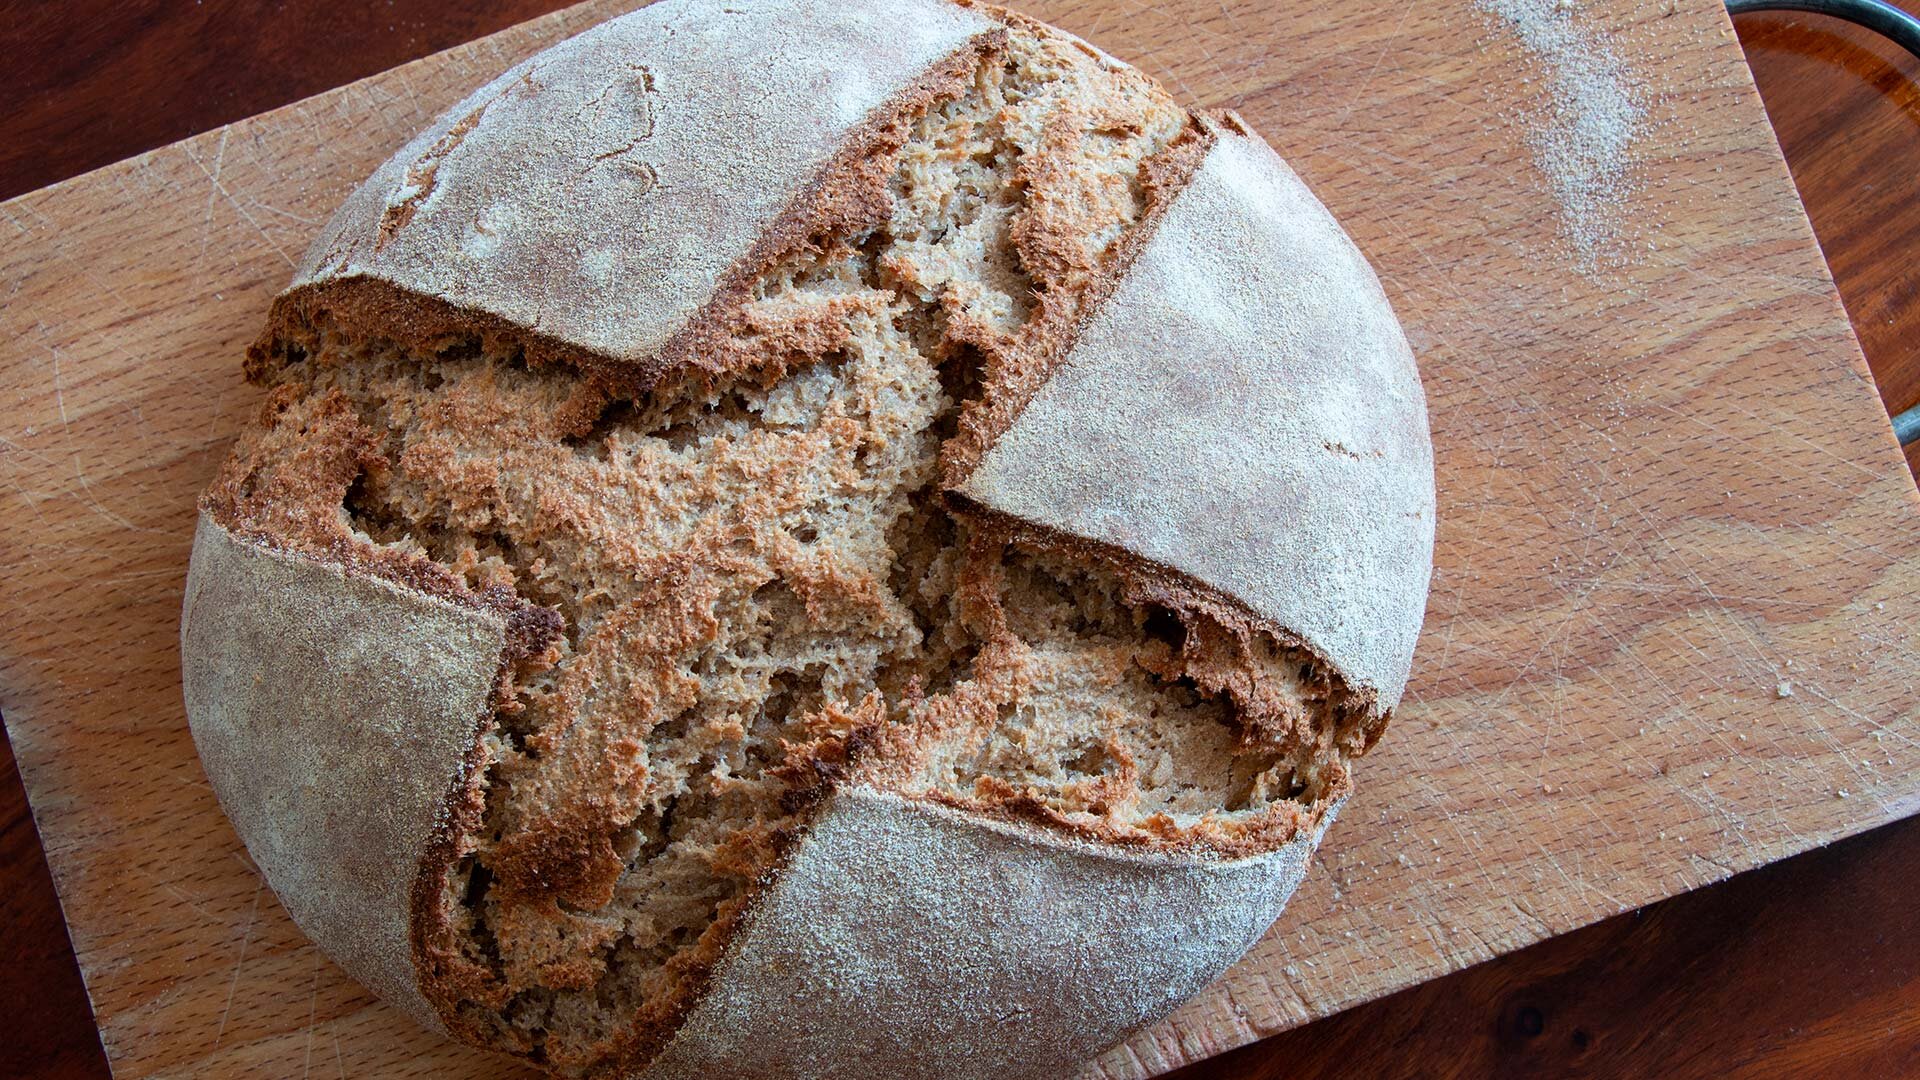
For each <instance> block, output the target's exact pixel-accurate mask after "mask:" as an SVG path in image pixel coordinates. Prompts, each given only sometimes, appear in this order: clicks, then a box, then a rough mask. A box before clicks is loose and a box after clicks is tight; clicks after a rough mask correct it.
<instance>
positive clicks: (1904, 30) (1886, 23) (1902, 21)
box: [1726, 0, 1920, 446]
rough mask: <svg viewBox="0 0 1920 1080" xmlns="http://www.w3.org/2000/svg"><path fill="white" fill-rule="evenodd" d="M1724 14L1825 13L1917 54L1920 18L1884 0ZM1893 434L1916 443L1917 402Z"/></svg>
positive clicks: (1748, 3) (1736, 0)
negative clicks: (1863, 28)
mask: <svg viewBox="0 0 1920 1080" xmlns="http://www.w3.org/2000/svg"><path fill="white" fill-rule="evenodd" d="M1726 3H1727V14H1728V15H1748V14H1751V13H1753V12H1756V11H1808V12H1812V13H1813V14H1815V15H1826V16H1830V17H1832V18H1835V19H1840V20H1843V21H1845V22H1850V23H1852V24H1854V25H1855V26H1864V27H1866V28H1867V29H1868V30H1871V31H1873V32H1874V33H1876V34H1879V35H1880V36H1881V37H1884V38H1886V39H1887V40H1889V41H1891V42H1893V43H1894V44H1895V45H1898V46H1900V47H1901V48H1903V49H1905V50H1907V51H1908V52H1910V53H1912V54H1913V55H1915V56H1920V19H1916V18H1914V17H1913V16H1912V15H1909V14H1907V13H1906V12H1904V11H1902V10H1900V9H1899V8H1897V7H1894V6H1893V5H1892V4H1889V3H1886V2H1885V0H1726ZM1893 437H1894V438H1896V439H1898V440H1900V445H1901V446H1910V445H1912V444H1913V443H1916V442H1920V405H1915V406H1913V407H1912V408H1910V409H1907V410H1905V411H1903V412H1899V413H1895V414H1894V416H1893Z"/></svg>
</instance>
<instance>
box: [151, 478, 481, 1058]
mask: <svg viewBox="0 0 1920 1080" xmlns="http://www.w3.org/2000/svg"><path fill="white" fill-rule="evenodd" d="M506 644H507V620H506V619H505V618H503V617H501V616H500V615H498V614H496V613H493V612H489V611H483V610H475V609H473V608H470V607H463V606H460V605H457V604H454V603H451V602H449V601H446V600H443V599H440V598H438V597H434V596H429V595H427V594H425V593H422V592H419V591H418V590H415V589H410V588H407V587H406V586H403V585H397V584H394V583H392V582H389V581H386V580H384V579H382V578H379V577H376V576H373V575H369V574H354V573H349V572H347V571H346V570H345V569H343V568H342V567H340V566H338V565H332V564H329V563H326V562H321V561H319V560H316V559H312V558H307V557H304V556H301V555H296V554H288V553H285V552H281V551H275V550H273V549H271V548H268V547H265V546H263V545H261V544H257V543H252V542H249V541H246V540H243V539H240V538H238V537H235V536H234V535H233V534H232V533H230V532H228V531H227V530H226V529H224V528H222V527H221V526H220V525H219V524H217V523H215V522H214V521H213V520H212V519H211V518H209V517H207V516H206V515H204V514H203V515H202V516H201V517H200V521H199V525H198V527H197V528H196V529H195V531H194V539H193V559H192V562H191V563H190V564H189V566H188V570H187V592H186V601H185V604H184V607H183V610H182V612H181V619H180V665H181V688H182V690H183V692H184V694H185V697H186V705H187V717H188V720H189V721H190V723H191V726H192V730H193V741H194V747H195V748H196V749H197V750H198V751H199V753H200V761H201V764H202V765H203V766H204V767H205V769H206V772H207V778H208V779H209V780H210V781H212V783H213V789H214V794H216V795H217V796H219V798H220V805H221V808H222V809H224V810H225V811H226V813H227V818H228V819H229V820H231V821H232V822H233V825H234V828H235V829H236V830H238V831H239V833H240V838H241V839H242V840H243V841H245V842H246V845H247V851H248V852H250V853H251V854H252V855H253V860H254V863H255V864H256V865H258V866H259V867H260V872H261V873H262V874H263V875H264V876H265V877H266V879H267V883H268V884H269V885H271V886H273V891H274V893H275V894H276V895H278V896H279V897H280V899H281V902H282V903H283V904H284V905H285V906H286V908H287V912H288V914H290V915H292V916H293V920H294V922H296V923H298V924H299V925H300V928H301V929H302V930H304V931H306V933H307V935H308V936H309V937H311V938H313V939H314V940H315V941H317V942H321V943H322V944H323V945H324V946H325V948H326V950H327V953H328V955H330V956H332V957H333V958H334V960H336V961H338V962H339V964H340V966H342V967H344V968H346V969H347V971H348V973H350V974H351V975H352V976H353V977H354V978H356V979H358V980H359V981H360V982H362V983H364V984H365V985H366V986H367V987H368V988H369V989H371V990H373V991H374V992H375V993H377V994H379V995H380V996H381V997H384V998H386V999H387V1000H388V1001H391V1002H393V1003H394V1004H396V1005H398V1006H400V1007H401V1008H402V1009H404V1010H406V1012H407V1013H408V1015H410V1016H412V1017H413V1018H414V1019H415V1020H417V1021H419V1022H420V1023H421V1024H424V1025H426V1026H427V1027H429V1028H433V1029H435V1030H441V1029H442V1027H443V1025H442V1024H441V1021H440V1018H439V1014H438V1012H437V1011H436V1010H435V1009H434V1008H433V1007H432V1006H431V1005H429V1004H428V1003H427V1000H426V998H425V997H423V996H422V995H421V992H420V982H419V975H418V972H417V971H416V969H415V967H414V962H413V948H412V943H411V942H412V925H411V923H412V919H411V912H412V908H411V903H410V901H411V897H412V893H413V888H414V882H415V880H416V879H417V878H418V876H419V873H420V856H421V852H422V851H424V850H426V849H427V847H428V846H429V845H430V844H431V843H432V841H433V839H434V837H435V836H436V834H438V833H440V832H443V831H444V829H445V826H446V824H447V823H446V821H445V818H444V814H445V804H446V796H447V791H448V790H449V789H450V788H453V787H455V786H457V785H458V784H460V783H461V781H462V780H463V779H464V777H463V776H462V774H463V772H464V770H465V769H466V764H467V760H468V756H469V753H470V750H471V748H472V746H473V743H474V740H475V738H476V737H477V732H478V730H479V728H480V726H481V724H482V722H483V721H485V720H486V719H487V718H488V717H489V715H490V714H491V711H492V709H491V694H492V691H493V686H494V682H495V674H496V672H497V670H498V668H499V666H500V662H501V656H502V653H503V652H504V651H505V649H506Z"/></svg>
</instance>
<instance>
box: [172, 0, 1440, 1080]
mask: <svg viewBox="0 0 1920 1080" xmlns="http://www.w3.org/2000/svg"><path fill="white" fill-rule="evenodd" d="M247 374H248V377H249V378H250V379H251V380H252V381H254V382H255V383H257V384H259V385H261V386H263V387H265V388H266V400H265V404H264V405H263V407H262V409H261V411H260V413H259V416H258V418H257V419H256V420H255V421H254V422H253V423H252V424H251V425H250V426H249V428H248V430H247V431H246V432H245V434H244V435H243V436H242V438H241V439H240V442H239V444H238V445H237V447H236V448H235V450H234V451H233V454H232V456H231V458H230V459H229V460H228V462H227V463H226V465H225V466H224V467H223V469H222V470H221V472H220V474H219V476H218V477H217V478H216V479H215V480H214V482H213V484H212V486H211V487H210V489H209V490H208V492H207V494H206V496H205V497H204V499H203V500H202V503H201V517H200V522H199V526H198V531H197V533H196V536H195V541H194V550H193V562H192V569H191V572H190V575H189V580H188V586H187V594H186V602H185V610H184V613H183V617H182V624H181V651H182V658H183V670H184V684H185V694H186V702H187V709H188V715H189V717H190V719H191V722H192V727H193V735H194V738H195V741H196V743H197V745H198V747H199V751H200V756H201V759H202V761H203V763H204V764H205V767H206V771H207V775H208V777H209V778H210V779H211V781H212V783H213V785H214V789H215V791H216V792H217V793H218V794H219V797H220V801H221V803H222V805H223V806H224V807H225V809H226V812H227V814H228V816H229V817H230V818H231V819H232V821H233V823H234V826H235V828H236V829H237V830H238V831H239V834H240V836H241V838H242V839H243V840H244V841H245V843H246V846H247V849H248V850H249V851H250V852H251V853H252V855H253V858H254V860H255V862H256V863H257V864H258V866H259V868H260V870H261V872H262V873H263V874H264V875H265V876H266V879H267V881H268V883H269V884H271V886H272V887H273V889H274V891H275V892H276V893H277V894H278V895H279V897H280V899H281V901H282V902H283V903H284V904H285V906H286V908H287V910H288V911H289V912H290V913H291V914H292V915H293V917H294V919H295V920H296V921H297V922H298V923H299V924H300V926H301V927H302V928H303V929H304V930H305V931H306V932H307V933H308V934H309V935H310V936H311V937H312V938H313V939H314V940H315V941H316V942H317V943H319V944H320V946H321V947H322V948H324V949H325V950H326V951H327V952H328V953H329V954H330V955H331V956H332V957H334V958H335V959H336V960H337V961H338V962H339V963H340V964H341V965H342V966H343V967H345V968H346V969H347V971H349V972H350V973H351V974H352V975H353V976H354V977H355V978H357V979H359V980H360V981H362V982H363V983H365V984H366V985H367V986H368V987H370V988H371V989H373V990H374V991H376V992H377V993H378V994H380V995H381V996H382V997H384V998H385V999H386V1000H388V1001H390V1002H392V1003H393V1004H394V1005H396V1006H398V1007H400V1008H402V1009H404V1010H406V1011H407V1012H408V1013H410V1014H411V1015H413V1016H414V1017H415V1018H417V1019H418V1020H419V1022H420V1023H422V1024H423V1025H425V1026H427V1027H429V1028H432V1029H434V1030H438V1031H444V1032H448V1033H451V1034H453V1035H455V1036H457V1037H459V1038H462V1039H465V1040H468V1041H470V1042H473V1043H475V1044H477V1045H480V1046H483V1047H488V1048H492V1049H496V1050H499V1051H503V1052H505V1053H509V1054H513V1055H517V1056H519V1057H521V1058H523V1059H525V1060H527V1061H530V1062H532V1063H534V1064H537V1065H539V1066H540V1067H542V1068H544V1069H546V1070H548V1071H550V1072H552V1073H555V1074H562V1075H568V1076H594V1077H627V1076H638V1075H644V1076H646V1077H699V1076H718V1075H753V1076H766V1077H789V1076H791V1077H874V1076H902V1077H941V1078H957V1077H959V1078H964V1077H982V1078H986V1077H992V1078H996V1080H1004V1078H1008V1077H1014V1076H1027V1075H1032V1076H1053V1075H1060V1074H1061V1071H1062V1070H1063V1069H1067V1068H1069V1067H1071V1066H1072V1065H1073V1064H1074V1063H1076V1062H1078V1061H1081V1060H1083V1059H1085V1058H1087V1057H1089V1056H1092V1055H1094V1054H1096V1053H1098V1052H1099V1051H1100V1050H1102V1049H1103V1048H1105V1047H1106V1046H1108V1045H1110V1044H1112V1043H1113V1042H1115V1041H1116V1040H1118V1039H1119V1038H1121V1037H1122V1036H1123V1035H1125V1034H1126V1033H1127V1032H1128V1031H1129V1030H1131V1029H1133V1028H1135V1027H1137V1026H1139V1025H1141V1024H1143V1023H1146V1022H1148V1021H1151V1020H1153V1019H1155V1018H1158V1017H1160V1016H1162V1015H1163V1014H1165V1013H1166V1012H1167V1011H1168V1010H1170V1009H1171V1008H1172V1007H1173V1006H1174V1005H1175V1004H1176V1003H1178V1002H1179V1001H1180V1000H1182V999H1183V998H1185V997H1187V996H1189V995H1191V994H1192V993H1194V992H1195V991H1197V990H1199V989H1200V988H1201V987H1202V986H1204V985H1205V984H1206V983H1207V982H1208V981H1210V980H1212V979H1213V978H1214V977H1216V976H1217V975H1219V974H1220V973H1221V971H1223V970H1224V969H1225V968H1226V966H1227V965H1228V964H1230V963H1231V962H1232V961H1233V960H1234V959H1235V958H1236V957H1238V956H1239V955H1240V954H1241V953H1242V952H1243V951H1244V950H1245V949H1246V948H1247V947H1248V946H1249V945H1251V944H1252V943H1253V942H1254V941H1255V940H1256V939H1257V938H1258V937H1259V936H1260V934H1261V933H1262V932H1263V931H1264V930H1265V929H1266V928H1267V926H1268V925H1269V924H1270V923H1272V921H1273V920H1274V919H1275V917H1276V916H1278V914H1279V913H1280V910H1281V908H1282V906H1283V905H1284V904H1285V902H1286V900H1287V897H1288V895H1289V894H1290V893H1291V892H1292V891H1293V889H1294V887H1295V886H1296V885H1297V884H1298V883H1299V881H1300V879H1301V876H1302V875H1303V874H1304V872H1305V869H1306V866H1307V862H1308V858H1309V855H1310V853H1311V852H1312V850H1313V848H1314V847H1315V845H1316V844H1317V843H1318V841H1319V839H1320V837H1321V836H1322V834H1323V833H1324V832H1325V830H1326V828H1327V826H1328V825H1329V823H1330V822H1331V821H1332V819H1333V816H1334V814H1335V812H1336V810H1337V809H1338V807H1339V806H1340V804H1341V802H1342V801H1343V800H1344V799H1345V798H1346V796H1347V795H1348V793H1349V791H1350V787H1351V781H1350V772H1349V763H1350V760H1351V759H1352V758H1353V757H1354V756H1355V755H1358V754H1360V753H1362V752H1363V751H1365V750H1366V748H1367V747H1369V746H1370V745H1371V744H1372V743H1373V741H1374V740H1375V739H1376V738H1377V737H1378V736H1379V734H1380V732H1381V730H1382V728H1383V726H1384V725H1385V724H1386V722H1387V720H1388V717H1389V714H1390V712H1391V710H1392V708H1393V706H1394V704H1395V703H1396V702H1397V701H1398V699H1399V697H1400V695H1401V692H1402V689H1403V687H1404V685H1405V683H1406V679H1407V673H1408V667H1409V664H1410V661H1411V657H1412V652H1413V644H1414V639H1415V636H1416V634H1417V633H1418V630H1419V626H1420V620H1421V615H1422V611H1423V607H1424V604H1425V597H1426V590H1427V579H1428V572H1429V567H1430V562H1431V546H1432V531H1433V474H1432V460H1431V450H1430V447H1429V444H1428V435H1427V423H1426V413H1425V405H1424V400H1423V397H1422V394H1421V388H1420V383H1419V378H1418V374H1417V372H1416V370H1415V367H1414V363H1413V358H1412V356H1411V355H1410V353H1409V351H1408V348H1407V345H1406V343H1405V340H1404V339H1403V337H1402V335H1401V332H1400V329H1399V327H1398V325H1397V324H1396V322H1395V320H1394V318H1393V315H1392V313H1391V311H1390V309H1389V307H1388V304H1387V301H1386V299H1385V297H1384V295H1383V294H1382V292H1381V289H1380V286H1379V283H1378V282H1377V281H1376V280H1375V278H1374V276H1373V274H1372V272H1371V271H1370V270H1369V269H1368V267H1367V265H1366V262H1365V261H1364V260H1363V258H1362V257H1361V255H1360V254H1359V252H1358V251H1357V250H1356V249H1355V248H1354V246H1353V245H1352V244H1351V243H1350V242H1349V241H1348V239H1347V238H1346V236H1345V234H1344V233H1342V231H1341V230H1340V228H1339V226H1338V225H1337V224H1336V223H1335V222H1334V220H1333V218H1332V217H1331V216H1330V215H1329V214H1328V213H1327V211H1326V210H1325V209H1324V208H1323V207H1322V206H1321V205H1320V204H1319V203H1318V202H1317V201H1315V199H1314V198H1313V196H1312V195H1311V194H1310V193H1309V192H1308V191H1307V189H1306V188H1305V187H1304V186H1303V185H1302V184H1301V182H1300V180H1299V179H1298V178H1297V177H1296V176H1295V175H1294V174H1293V173H1292V172H1291V171H1290V170H1289V169H1288V168H1287V167H1286V166H1285V165H1284V164H1283V163H1282V162H1281V161H1280V159H1279V158H1278V157H1277V156H1275V154H1274V153H1273V151H1272V150H1270V149H1269V148H1268V147H1267V146H1266V144H1265V143H1263V142H1262V141H1260V139H1259V138H1258V137H1256V136H1255V135H1253V134H1252V133H1251V132H1250V131H1249V130H1248V129H1247V127H1246V126H1245V125H1244V124H1243V123H1242V122H1241V121H1240V120H1239V119H1238V118H1237V117H1235V116H1233V115H1231V114H1221V115H1214V114H1193V113H1189V112H1188V111H1186V110H1184V109H1182V108H1180V107H1179V106H1178V105H1176V104H1175V103H1174V102H1173V101H1172V100H1171V99H1170V98H1168V96H1167V95H1166V94H1165V93H1164V92H1163V91H1162V90H1161V89H1160V88H1159V87H1158V86H1157V85H1155V84H1154V83H1153V82H1152V81H1151V80H1149V79H1147V78H1146V77H1145V76H1143V75H1141V74H1140V73H1138V72H1136V71H1134V70H1133V69H1131V68H1129V67H1127V66H1125V65H1124V64H1121V63H1119V62H1118V61H1115V60H1114V59H1112V58H1111V57H1109V56H1107V55H1106V54H1104V53H1102V52H1100V51H1098V50H1096V49H1094V48H1092V47H1090V46H1088V45H1086V44H1085V43H1083V42H1081V41H1079V40H1077V39H1075V38H1073V37H1071V36H1069V35H1067V34H1064V33H1061V32H1060V31H1057V30H1053V29H1050V28H1048V27H1046V26H1044V25H1041V24H1038V23H1036V22H1033V21H1031V20H1029V19H1026V18H1023V17H1021V16H1018V15H1014V14H1010V13H1008V12H1005V11H1001V10H999V9H996V8H992V7H988V6H984V5H975V4H965V3H958V4H956V3H950V2H948V0H831V2H829V0H726V2H725V3H722V2H720V0H663V2H661V3H657V4H655V5H653V6H651V7H647V8H645V9H643V10H640V11H637V12H635V13H633V14H631V15H627V16H625V17H622V18H618V19H615V20H613V21H610V22H607V23H605V24H603V25H601V26H599V27H596V28H595V29H593V30H590V31H588V32H587V33H584V34H581V35H580V36H578V37H575V38H573V39H571V40H569V41H566V42H564V43H562V44H560V45H558V46H555V47H554V48H552V49H549V50H547V51H546V52H543V53H541V54H540V55H538V56H535V57H534V58H533V59H531V60H529V61H527V62H526V63H523V64H521V65H520V66H518V67H516V68H514V69H513V70H511V71H509V72H508V73H506V74H505V75H503V76H501V77H500V78H499V79H497V80H495V81H494V82H492V83H491V84H489V85H488V86H486V87H484V88H482V89H481V90H480V91H478V92H477V93H475V94H474V95H473V96H472V97H470V98H468V99H467V100H466V101H464V102H462V103H461V104H459V105H458V106H456V107H455V108H454V109H453V110H451V111H450V112H448V113H447V114H446V115H445V116H443V117H442V118H441V119H440V120H439V121H438V122H437V123H435V124H434V126H433V127H432V128H430V129H429V130H427V131H425V132H423V133H422V134H421V135H420V136H419V137H418V138H416V139H414V140H413V141H412V142H411V143H409V144H408V145H407V146H406V147H405V148H403V149H402V150H401V151H400V152H399V153H398V154H396V155H395V156H394V157H393V158H392V160H390V161H388V162H387V163H386V164H385V165H383V166H382V167H381V168H380V169H379V170H378V171H377V172H376V173H375V174H374V175H373V176H372V177H371V178H370V179H368V181H367V182H366V183H365V184H364V185H363V186H362V187H360V189H359V190H358V191H356V192H355V193H354V194H353V195H352V197H351V198H350V199H349V200H348V201H347V202H346V204H345V205H343V206H342V207H341V209H340V211H339V212H338V214H336V216H335V217H334V219H333V221H332V222H331V223H330V224H329V225H328V226H327V228H326V230H325V231H324V233H323V234H322V236H321V237H320V238H319V240H318V241H317V242H316V243H315V244H314V246H313V248H312V250H311V251H310V252H309V253H308V255H307V258H306V260H305V262H304V263H303V264H302V265H301V266H300V268H299V271H298V273H297V274H296V276H295V279H294V281H293V284H292V286H291V287H290V288H289V289H288V290H287V291H286V292H285V293H284V294H283V295H281V296H280V298H279V299H278V301H277V302H276V303H275V305H274V308H273V311H272V314H271V316H270V321H269V325H268V327H267V329H266V331H265V333H264V335H263V336H262V337H261V338H260V340H259V342H258V344H257V345H255V346H254V347H253V349H252V350H251V351H250V352H249V355H248V362H247Z"/></svg>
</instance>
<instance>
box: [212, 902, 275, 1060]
mask: <svg viewBox="0 0 1920 1080" xmlns="http://www.w3.org/2000/svg"><path fill="white" fill-rule="evenodd" d="M266 887H267V882H266V879H265V878H256V879H255V880H254V883H253V903H252V904H250V905H248V907H247V923H246V926H245V927H244V928H243V929H242V930H241V932H240V955H239V956H238V957H236V958H235V959H234V961H233V977H232V978H231V979H228V980H227V1003H226V1004H225V1005H224V1006H222V1007H221V1009H220V1026H219V1027H218V1028H216V1029H214V1033H213V1045H214V1047H215V1048H216V1049H217V1048H219V1046H220V1040H221V1039H222V1038H225V1037H226V1034H227V1020H228V1019H229V1018H230V1017H232V1015H233V996H234V994H235V993H236V992H238V991H239V989H240V972H241V970H242V969H243V968H245V967H246V966H247V946H248V945H249V944H251V943H252V941H253V923H254V919H255V918H257V917H258V916H259V914H260V893H261V892H262V891H263V890H265V889H266Z"/></svg>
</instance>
